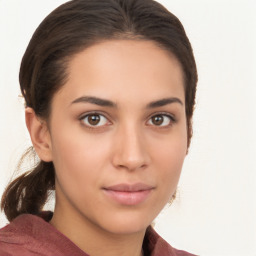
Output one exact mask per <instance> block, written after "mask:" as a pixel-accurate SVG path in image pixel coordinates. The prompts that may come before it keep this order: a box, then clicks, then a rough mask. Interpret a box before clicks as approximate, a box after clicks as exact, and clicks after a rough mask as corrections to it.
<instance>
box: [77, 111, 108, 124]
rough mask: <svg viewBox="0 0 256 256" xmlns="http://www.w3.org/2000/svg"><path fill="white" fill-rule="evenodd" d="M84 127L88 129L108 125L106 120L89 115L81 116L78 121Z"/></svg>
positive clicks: (101, 116) (98, 116) (97, 115)
mask: <svg viewBox="0 0 256 256" xmlns="http://www.w3.org/2000/svg"><path fill="white" fill-rule="evenodd" d="M80 120H81V121H82V122H83V123H84V124H85V125H86V126H89V127H100V126H105V125H107V124H108V123H109V121H108V119H107V118H106V117H105V116H103V115H101V114H98V113H91V114H88V115H85V116H83V117H82V118H81V119H80Z"/></svg>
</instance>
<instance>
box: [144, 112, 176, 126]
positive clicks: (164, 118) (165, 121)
mask: <svg viewBox="0 0 256 256" xmlns="http://www.w3.org/2000/svg"><path fill="white" fill-rule="evenodd" d="M173 122H175V119H174V117H173V116H171V115H167V114H157V115H154V116H152V117H151V118H150V119H149V121H148V124H149V125H153V126H160V127H166V126H170V125H171V124H172V123H173Z"/></svg>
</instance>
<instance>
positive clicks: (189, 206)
mask: <svg viewBox="0 0 256 256" xmlns="http://www.w3.org/2000/svg"><path fill="white" fill-rule="evenodd" d="M64 2H65V1H63V0H44V1H39V0H22V1H20V0H0V96H1V100H0V194H2V192H3V190H4V187H5V186H6V185H7V183H8V181H9V179H10V178H11V176H12V175H13V171H14V169H15V166H16V164H17V161H18V160H19V157H20V155H21V154H22V152H23V151H24V150H25V149H26V148H27V146H29V145H30V141H29V137H28V133H27V131H26V129H25V124H24V108H23V101H22V99H21V98H19V97H18V95H19V94H20V92H19V83H18V72H19V65H20V60H21V58H22V55H23V53H24V51H25V48H26V46H27V44H28V41H29V39H30V37H31V36H32V33H33V32H34V30H35V29H36V27H37V26H38V25H39V23H40V22H41V21H42V19H43V18H44V17H45V16H46V15H47V14H48V13H49V12H50V11H52V10H53V9H54V8H55V7H57V6H58V5H59V4H61V3H64ZM159 2H160V3H162V4H164V5H165V6H166V7H167V8H168V9H169V10H170V11H171V12H173V13H174V14H175V15H176V16H178V17H179V19H180V20H181V21H182V23H183V25H184V27H185V29H186V32H187V34H188V36H189V38H190V41H191V43H192V45H193V48H194V53H195V57H196V61H197V65H198V72H199V83H198V94H197V106H196V111H195V116H194V137H193V141H192V145H191V148H190V153H189V155H188V157H187V159H186V161H185V164H184V168H183V173H182V176H181V180H180V183H179V194H178V198H177V200H176V201H175V202H174V203H173V205H172V206H171V207H168V208H167V209H165V210H164V211H163V212H162V213H161V214H160V215H159V217H158V218H157V219H156V224H155V228H156V230H157V231H158V232H159V233H160V234H161V235H162V236H163V237H164V238H165V239H166V240H167V241H168V242H169V243H170V244H172V245H173V246H174V247H177V248H182V249H184V250H187V251H191V252H194V253H196V254H199V255H205V256H256V220H255V219H256V163H255V161H256V135H255V133H256V103H255V98H256V88H255V87H256V16H255V12H256V4H255V1H254V0H251V1H250V0H222V1H220V0H193V1H191V0H161V1H159ZM6 223H7V221H6V219H5V218H4V215H3V214H0V227H3V226H4V225H5V224H6Z"/></svg>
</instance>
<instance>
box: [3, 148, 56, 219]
mask: <svg viewBox="0 0 256 256" xmlns="http://www.w3.org/2000/svg"><path fill="white" fill-rule="evenodd" d="M29 151H30V149H29V150H28V151H27V152H26V153H25V154H24V155H23V157H22V159H23V158H25V157H26V156H27V155H28V154H29ZM54 180H55V177H54V167H53V163H52V162H50V163H46V162H43V161H40V162H39V163H38V165H37V166H36V167H35V168H34V169H33V170H32V171H28V172H25V173H24V174H22V175H21V176H19V177H18V178H16V179H15V180H13V181H12V182H11V183H10V184H9V185H8V187H7V188H6V190H5V192H4V194H3V197H2V202H1V208H2V209H4V212H5V214H6V216H7V218H8V220H9V221H11V220H13V219H14V218H15V217H16V216H18V215H20V214H23V213H31V214H35V215H37V214H39V213H40V212H41V211H42V207H43V206H44V204H45V203H46V200H47V198H48V191H49V190H53V189H54Z"/></svg>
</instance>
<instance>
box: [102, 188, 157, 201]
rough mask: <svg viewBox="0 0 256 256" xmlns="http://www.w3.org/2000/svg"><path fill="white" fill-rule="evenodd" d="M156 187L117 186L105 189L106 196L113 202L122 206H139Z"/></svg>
mask: <svg viewBox="0 0 256 256" xmlns="http://www.w3.org/2000/svg"><path fill="white" fill-rule="evenodd" d="M153 189H154V187H153V186H150V185H147V184H144V183H135V184H116V185H113V186H109V187H104V188H103V191H104V193H105V195H106V196H107V197H108V198H109V199H110V200H112V201H114V202H116V203H118V204H121V205H130V206H132V205H134V206H135V205H139V204H141V203H143V202H144V201H146V199H147V198H148V197H149V196H150V194H151V192H152V191H153Z"/></svg>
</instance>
